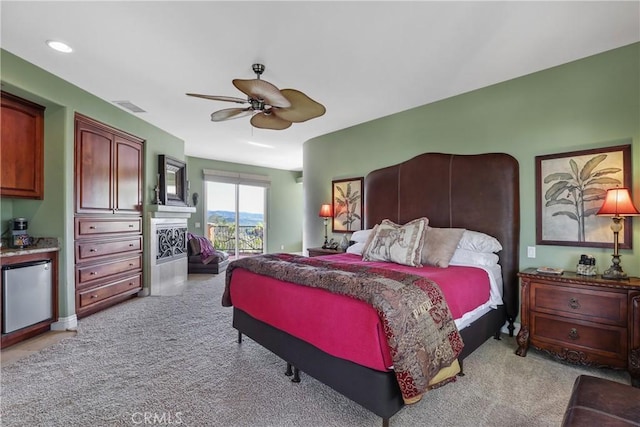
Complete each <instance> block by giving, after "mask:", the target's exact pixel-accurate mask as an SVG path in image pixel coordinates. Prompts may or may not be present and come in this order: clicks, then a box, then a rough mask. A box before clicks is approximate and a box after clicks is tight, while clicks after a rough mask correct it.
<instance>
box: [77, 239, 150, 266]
mask: <svg viewBox="0 0 640 427" xmlns="http://www.w3.org/2000/svg"><path fill="white" fill-rule="evenodd" d="M140 251H142V236H138V237H129V238H126V239H118V240H95V241H84V240H80V241H76V262H82V261H87V260H91V259H97V258H100V257H105V256H109V255H116V254H123V253H126V252H140Z"/></svg>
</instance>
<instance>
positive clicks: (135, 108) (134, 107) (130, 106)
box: [113, 101, 146, 113]
mask: <svg viewBox="0 0 640 427" xmlns="http://www.w3.org/2000/svg"><path fill="white" fill-rule="evenodd" d="M113 103H114V104H118V105H119V106H121V107H122V108H126V109H127V110H129V111H132V112H134V113H146V111H144V110H143V109H142V108H140V107H138V106H137V105H136V104H134V103H133V102H131V101H113Z"/></svg>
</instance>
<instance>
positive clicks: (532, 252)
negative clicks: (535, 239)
mask: <svg viewBox="0 0 640 427" xmlns="http://www.w3.org/2000/svg"><path fill="white" fill-rule="evenodd" d="M527 257H529V258H535V257H536V247H535V246H527Z"/></svg>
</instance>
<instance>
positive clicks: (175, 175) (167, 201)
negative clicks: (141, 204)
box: [158, 154, 188, 206]
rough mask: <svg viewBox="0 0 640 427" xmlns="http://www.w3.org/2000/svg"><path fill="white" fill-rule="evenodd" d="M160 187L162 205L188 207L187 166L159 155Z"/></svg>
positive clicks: (171, 158)
mask: <svg viewBox="0 0 640 427" xmlns="http://www.w3.org/2000/svg"><path fill="white" fill-rule="evenodd" d="M158 186H159V189H160V192H159V201H160V204H163V205H174V206H188V201H187V164H186V163H185V162H182V161H180V160H178V159H174V158H173V157H169V156H166V155H164V154H159V155H158Z"/></svg>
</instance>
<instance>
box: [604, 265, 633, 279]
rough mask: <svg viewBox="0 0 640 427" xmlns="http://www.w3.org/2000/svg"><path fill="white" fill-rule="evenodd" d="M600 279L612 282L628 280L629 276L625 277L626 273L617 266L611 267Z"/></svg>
mask: <svg viewBox="0 0 640 427" xmlns="http://www.w3.org/2000/svg"><path fill="white" fill-rule="evenodd" d="M602 278H603V279H613V280H628V279H629V276H627V273H625V272H624V271H622V267H620V266H619V265H612V266H611V267H609V268H608V269H607V270H605V271H604V272H603V273H602Z"/></svg>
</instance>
